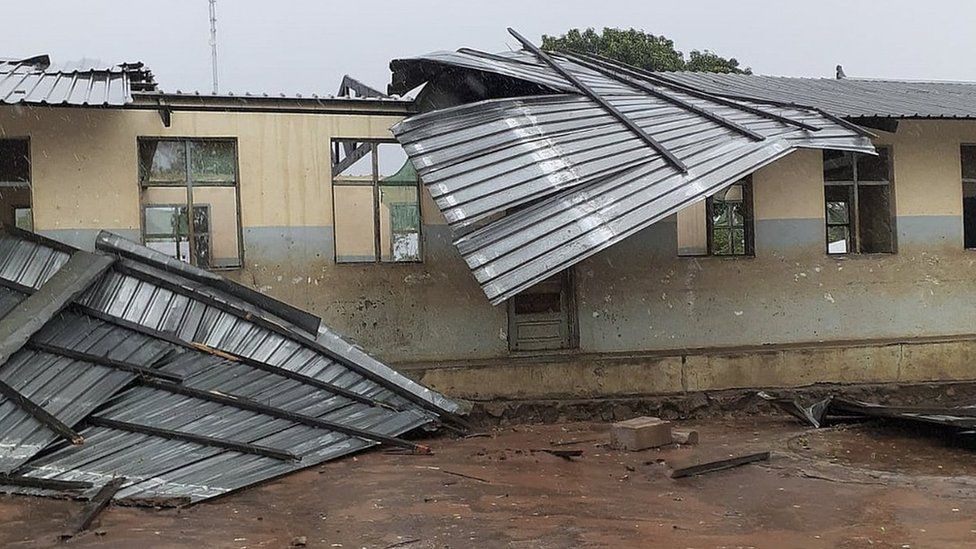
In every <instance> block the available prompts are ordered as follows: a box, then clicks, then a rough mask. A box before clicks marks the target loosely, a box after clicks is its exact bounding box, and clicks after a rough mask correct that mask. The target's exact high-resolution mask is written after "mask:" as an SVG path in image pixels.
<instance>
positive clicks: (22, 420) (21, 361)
mask: <svg viewBox="0 0 976 549" xmlns="http://www.w3.org/2000/svg"><path fill="white" fill-rule="evenodd" d="M0 292H2V293H4V294H7V296H8V297H7V298H5V300H8V299H9V296H11V295H13V294H17V292H13V291H11V290H7V289H3V290H0ZM105 328H106V327H105V326H104V324H102V323H99V322H98V321H93V322H87V321H84V320H83V319H81V318H79V317H78V316H77V315H74V314H72V313H65V314H64V315H63V316H61V317H59V318H56V319H54V320H53V321H51V322H49V323H48V324H47V325H45V326H44V328H43V329H42V330H41V332H39V333H38V334H37V335H36V336H35V339H36V340H37V341H39V342H43V343H50V344H55V345H58V346H61V347H67V348H69V349H73V350H76V351H82V352H86V353H90V354H98V355H102V356H110V357H112V358H115V359H117V360H126V361H131V362H133V363H142V364H143V365H148V363H149V362H150V360H152V358H153V357H154V356H156V355H158V354H159V353H158V347H154V346H153V345H152V344H151V342H136V341H130V342H127V343H128V345H123V343H126V342H124V340H122V339H121V338H119V334H117V333H116V332H114V330H110V329H109V330H107V329H105ZM147 343H148V344H147ZM132 378H133V376H132V374H130V373H128V372H122V371H118V370H114V369H111V368H106V367H103V366H98V365H95V364H91V363H89V362H84V361H79V360H72V359H69V358H64V357H61V356H57V355H52V354H48V353H44V352H37V351H33V350H30V349H24V350H21V351H18V352H17V353H15V354H14V355H13V356H12V357H11V358H10V360H8V361H7V362H6V363H5V364H3V365H2V366H0V380H2V381H3V382H4V383H6V384H7V385H10V386H11V387H13V388H14V389H16V390H17V391H18V392H20V393H21V394H22V395H24V396H25V397H27V398H29V399H30V400H31V401H33V402H34V403H35V404H38V405H39V406H41V407H42V408H44V409H45V410H47V411H48V412H50V413H51V414H52V415H53V416H54V417H56V418H58V419H59V420H61V422H63V423H64V424H66V425H68V426H73V425H75V424H77V423H78V422H80V421H81V420H82V419H84V418H85V417H86V416H88V414H89V413H91V412H92V411H93V410H94V409H95V408H96V407H98V406H99V405H101V404H103V403H104V402H106V401H107V400H108V399H109V398H111V396H112V395H114V394H115V393H117V392H118V391H119V390H121V389H122V388H123V387H124V386H125V385H126V384H128V383H129V382H130V381H131V380H132ZM56 440H58V437H57V436H56V435H55V433H53V432H52V431H50V430H49V429H48V428H47V427H45V426H44V425H43V424H41V423H40V422H38V421H37V420H35V419H34V418H33V417H32V416H30V415H29V414H27V413H26V412H24V411H23V410H21V409H20V408H19V407H17V406H16V405H14V404H13V403H12V402H10V401H8V400H6V399H5V398H3V397H0V472H10V471H12V470H14V469H16V468H17V467H19V466H20V465H23V464H24V463H25V462H26V461H27V460H28V459H30V458H31V457H33V456H34V455H35V454H36V453H38V452H39V451H41V450H42V449H44V448H45V447H46V446H48V445H49V444H51V443H52V442H54V441H56Z"/></svg>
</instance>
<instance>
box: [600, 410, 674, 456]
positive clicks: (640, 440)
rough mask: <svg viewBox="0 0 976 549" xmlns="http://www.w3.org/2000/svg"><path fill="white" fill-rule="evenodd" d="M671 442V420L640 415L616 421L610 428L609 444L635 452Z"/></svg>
mask: <svg viewBox="0 0 976 549" xmlns="http://www.w3.org/2000/svg"><path fill="white" fill-rule="evenodd" d="M671 443H672V436H671V422H670V421H666V420H663V419H660V418H656V417H649V416H641V417H635V418H633V419H628V420H626V421H618V422H616V423H614V424H613V425H612V426H611V428H610V446H611V447H612V448H615V449H618V450H630V451H632V452H636V451H639V450H646V449H648V448H655V447H658V446H664V445H665V444H671Z"/></svg>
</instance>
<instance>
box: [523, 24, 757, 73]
mask: <svg viewBox="0 0 976 549" xmlns="http://www.w3.org/2000/svg"><path fill="white" fill-rule="evenodd" d="M542 47H543V48H545V49H547V50H554V51H567V52H579V53H592V54H597V55H602V56H604V57H609V58H610V59H614V60H616V61H620V62H621V63H626V64H628V65H633V66H635V67H640V68H642V69H645V70H649V71H698V72H705V71H707V72H734V73H745V74H751V73H752V71H751V70H750V69H749V68H742V67H740V66H739V61H738V60H737V59H735V58H734V57H732V58H729V59H726V58H724V57H720V56H719V55H717V54H715V53H714V52H712V51H709V50H703V51H699V50H692V51H691V53H690V54H689V56H688V59H687V60H686V59H685V55H684V54H683V53H681V52H680V51H678V50H676V49H674V42H672V41H671V40H669V39H668V38H667V37H665V36H655V35H653V34H648V33H646V32H644V31H640V30H637V29H627V30H624V29H613V28H604V29H603V31H602V32H599V33H598V32H596V31H595V30H593V29H592V28H588V29H586V30H584V31H580V30H579V29H570V30H569V31H568V32H566V34H563V35H562V36H549V35H545V34H544V35H542Z"/></svg>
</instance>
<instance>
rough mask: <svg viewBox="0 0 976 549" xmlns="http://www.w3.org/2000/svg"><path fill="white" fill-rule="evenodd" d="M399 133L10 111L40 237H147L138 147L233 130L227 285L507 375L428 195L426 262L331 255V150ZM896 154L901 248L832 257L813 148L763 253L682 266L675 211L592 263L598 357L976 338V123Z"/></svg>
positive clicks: (759, 215) (586, 313)
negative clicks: (233, 221)
mask: <svg viewBox="0 0 976 549" xmlns="http://www.w3.org/2000/svg"><path fill="white" fill-rule="evenodd" d="M396 121H397V118H396V117H392V116H379V115H374V116H364V115H324V114H315V115H313V114H259V113H247V114H245V113H237V114H229V113H215V112H214V113H185V112H177V113H175V114H174V116H173V124H172V127H170V128H165V127H163V125H162V123H161V121H160V119H159V116H158V115H157V114H156V113H155V112H152V111H130V110H124V111H123V110H85V109H36V108H34V109H31V108H11V107H6V108H3V109H0V136H29V137H30V138H31V154H32V159H33V188H34V191H33V192H34V212H35V214H34V215H35V226H36V227H37V229H38V230H39V231H40V232H44V233H46V234H49V235H53V236H55V237H58V238H62V239H64V240H68V241H70V242H73V243H76V244H81V245H87V246H90V245H91V241H92V238H93V236H94V234H95V232H96V231H97V230H98V229H100V228H107V229H111V230H114V231H116V232H119V233H121V234H123V235H125V236H129V237H132V238H138V236H139V223H140V219H139V187H138V183H137V176H138V174H137V154H136V139H137V138H138V137H147V136H178V137H197V136H207V137H235V138H237V140H238V152H239V158H240V192H241V216H242V217H241V218H242V225H243V238H244V247H245V265H244V268H243V269H241V270H237V271H231V272H229V273H228V274H229V276H232V277H234V278H237V279H238V280H240V281H242V282H244V283H246V284H249V285H252V286H254V287H256V288H259V289H261V290H262V291H265V292H268V293H270V294H271V295H274V296H276V297H278V298H281V299H283V300H285V301H288V302H290V303H292V304H295V305H297V306H300V307H304V308H307V309H309V310H311V311H313V312H315V313H317V314H319V315H321V316H322V317H323V318H324V319H325V321H326V322H327V323H328V324H329V325H330V326H332V327H333V328H334V329H336V330H337V331H339V332H340V333H343V334H345V335H346V336H348V337H351V338H352V339H354V340H355V341H357V342H358V343H360V344H361V345H363V346H364V347H365V348H367V349H369V350H370V351H371V352H373V353H375V354H377V355H378V356H380V357H381V358H385V359H387V360H391V361H394V362H398V363H411V362H416V363H424V364H426V363H429V362H431V361H454V360H461V359H463V360H484V359H501V360H500V361H499V364H504V363H505V361H506V360H507V359H506V358H505V357H508V356H509V352H508V344H507V335H508V334H507V320H506V314H507V313H506V308H505V307H504V306H501V307H491V306H490V305H488V303H487V300H486V299H485V297H484V295H483V294H482V293H481V291H480V289H479V288H478V286H477V284H476V283H475V281H474V279H473V277H472V276H471V274H470V273H469V271H468V269H467V267H466V266H465V265H464V263H463V261H462V260H461V258H460V257H459V255H458V254H457V252H456V251H455V250H454V248H453V246H452V245H451V243H450V233H449V230H448V228H447V227H446V226H445V224H444V221H443V218H442V217H441V216H440V214H439V213H438V212H437V210H436V207H435V206H434V205H433V203H432V202H431V201H430V199H429V197H428V196H427V194H426V193H424V199H423V201H422V205H421V210H422V217H423V219H424V227H423V233H424V234H423V239H424V243H423V248H424V261H423V262H422V263H420V264H369V265H336V264H335V262H334V258H333V254H334V248H333V246H334V243H333V241H334V234H335V233H334V228H333V219H332V203H331V200H332V193H331V180H330V149H329V142H330V140H331V139H332V138H333V137H351V138H355V137H372V138H377V137H380V138H382V137H389V135H390V134H389V127H390V126H391V125H392V124H393V123H395V122H396ZM879 142H881V143H887V144H890V145H891V146H892V154H893V158H894V189H895V203H896V211H897V231H898V253H896V254H891V255H870V256H847V257H836V256H829V257H828V256H827V255H826V253H825V251H824V247H825V244H824V219H823V181H822V165H821V154H820V153H819V152H818V151H801V152H798V153H795V154H793V155H791V156H789V157H787V158H786V159H784V160H782V161H780V162H777V163H775V164H773V165H771V166H768V167H766V168H764V169H762V170H760V171H759V172H757V173H756V174H755V175H754V178H753V182H754V192H753V196H754V200H755V206H754V209H755V216H756V226H755V229H756V230H755V234H756V236H755V239H756V240H755V248H756V256H755V257H751V258H715V257H696V258H686V257H680V258H679V257H677V253H676V252H677V246H676V235H675V223H674V219H673V218H672V219H671V220H667V221H664V222H662V223H659V224H657V225H656V226H654V227H651V228H648V229H646V230H645V231H643V232H641V233H640V234H638V235H636V236H634V237H633V238H631V239H629V240H628V241H626V242H623V243H621V244H619V245H617V246H615V247H613V248H610V249H608V250H606V251H604V252H602V253H600V254H598V255H596V256H594V257H592V258H590V259H588V260H587V261H584V262H583V263H581V264H580V265H578V266H577V267H576V273H575V274H576V276H575V281H576V282H575V283H576V294H577V302H578V308H579V310H578V322H579V339H580V351H581V352H582V353H584V355H581V356H598V355H600V354H605V353H619V352H643V351H659V352H666V353H672V354H673V352H682V350H684V349H699V348H722V347H730V346H742V345H762V344H796V343H810V342H832V341H833V342H836V341H842V340H843V341H847V340H866V339H878V338H881V339H884V338H901V339H904V338H912V337H917V336H953V335H961V334H969V333H973V332H976V330H974V329H973V328H972V326H973V325H974V321H976V280H974V279H973V277H972V276H970V274H969V271H970V269H972V265H973V262H974V260H976V255H974V254H973V252H970V251H965V250H962V223H961V219H960V215H961V212H962V207H961V183H960V166H959V145H960V143H974V142H976V123H973V122H965V121H952V122H948V121H947V122H935V121H903V122H902V123H901V127H900V128H899V130H898V132H897V134H895V135H884V136H883V137H882V138H881V139H880V141H879ZM587 353H588V355H587ZM648 375H649V376H654V375H657V374H655V373H653V372H650V373H648ZM662 379H663V378H662Z"/></svg>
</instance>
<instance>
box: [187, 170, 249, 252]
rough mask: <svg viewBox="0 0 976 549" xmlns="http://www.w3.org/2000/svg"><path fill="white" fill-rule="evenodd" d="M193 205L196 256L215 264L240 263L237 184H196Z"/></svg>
mask: <svg viewBox="0 0 976 549" xmlns="http://www.w3.org/2000/svg"><path fill="white" fill-rule="evenodd" d="M193 209H194V218H193V219H194V224H193V231H194V235H193V237H194V242H195V244H196V248H198V249H197V250H196V251H195V253H196V256H197V257H198V258H199V259H200V260H201V261H204V260H206V262H207V264H208V265H209V267H211V268H230V267H240V265H241V257H240V235H241V229H240V222H239V217H238V216H237V187H193ZM199 266H202V265H199Z"/></svg>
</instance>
